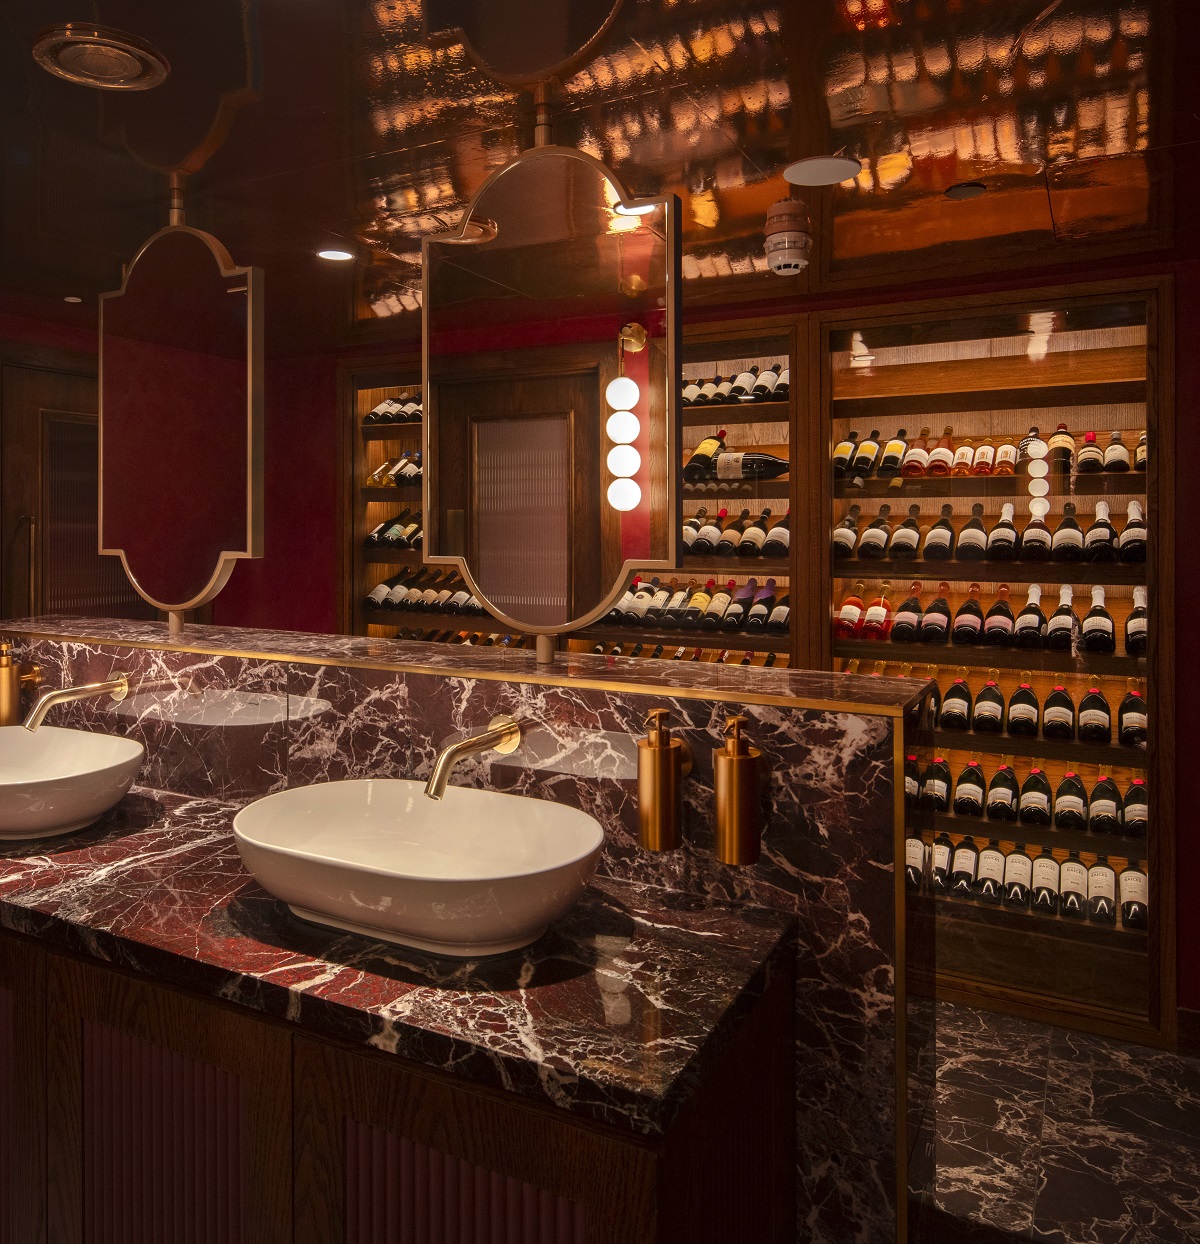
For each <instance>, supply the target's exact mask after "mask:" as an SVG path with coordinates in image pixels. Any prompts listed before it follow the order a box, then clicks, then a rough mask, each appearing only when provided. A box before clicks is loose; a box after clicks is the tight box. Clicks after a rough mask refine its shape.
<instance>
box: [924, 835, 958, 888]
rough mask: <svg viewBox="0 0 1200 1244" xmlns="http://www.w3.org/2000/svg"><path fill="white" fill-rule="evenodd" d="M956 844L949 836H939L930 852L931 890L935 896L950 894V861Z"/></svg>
mask: <svg viewBox="0 0 1200 1244" xmlns="http://www.w3.org/2000/svg"><path fill="white" fill-rule="evenodd" d="M953 854H954V843H953V842H951V841H950V835H949V834H938V836H937V837H936V838H935V839H934V840H933V846H932V847H931V848H930V851H929V888H930V889H931V890H932V891H933V892H934V893H935V894H949V893H950V861H951V857H952V856H953Z"/></svg>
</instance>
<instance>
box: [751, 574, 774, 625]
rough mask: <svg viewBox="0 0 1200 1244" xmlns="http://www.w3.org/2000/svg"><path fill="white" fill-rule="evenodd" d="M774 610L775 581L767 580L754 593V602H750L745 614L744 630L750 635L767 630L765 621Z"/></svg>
mask: <svg viewBox="0 0 1200 1244" xmlns="http://www.w3.org/2000/svg"><path fill="white" fill-rule="evenodd" d="M774 608H775V580H774V579H768V580H767V581H766V583H764V584H763V585H762V587H760V588H759V589H758V591H757V592H755V593H754V600H753V601H752V602H751V605H750V610H749V612H748V613H747V614H746V630H747V631H748V632H749V633H750V634H758V633H759V632H761V631H765V630H766V629H767V620H768V619H769V618H770V616H771V610H772V609H774Z"/></svg>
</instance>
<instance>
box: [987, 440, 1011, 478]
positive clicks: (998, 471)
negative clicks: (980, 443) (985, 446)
mask: <svg viewBox="0 0 1200 1244" xmlns="http://www.w3.org/2000/svg"><path fill="white" fill-rule="evenodd" d="M1016 472H1017V446H1016V442H1015V441H1014V440H1013V438H1012V437H1011V436H1006V437H1004V439H1003V440H1002V441H1001V442H1000V444H999V445H997V446H996V460H995V462H994V463H993V464H992V474H993V475H1015V474H1016Z"/></svg>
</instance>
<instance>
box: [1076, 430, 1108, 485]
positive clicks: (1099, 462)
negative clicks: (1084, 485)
mask: <svg viewBox="0 0 1200 1244" xmlns="http://www.w3.org/2000/svg"><path fill="white" fill-rule="evenodd" d="M1075 470H1076V471H1078V472H1079V474H1080V475H1095V474H1097V473H1098V472H1100V471H1103V470H1104V450H1102V449H1101V448H1100V446H1099V445H1098V444H1097V443H1096V434H1095V432H1085V433H1084V434H1083V444H1082V445H1081V446H1080V449H1079V455H1078V457H1077V458H1076V459H1075Z"/></svg>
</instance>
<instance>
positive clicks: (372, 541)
mask: <svg viewBox="0 0 1200 1244" xmlns="http://www.w3.org/2000/svg"><path fill="white" fill-rule="evenodd" d="M421 518H422V515H421V511H420V510H416V511H413V510H401V511H400V513H399V514H397V515H396V516H395V517H394V518H389V519H387V520H386V521H384V522H382V523H380V524H379V526H378V527H374V528H372V529H371V530H370V531H369V532H368V533H367V536H366V538H365V539H364V540H363V548H365V549H377V548H389V549H419V548H421V546H422V545H423V544H424V543H425V529H424V528H423V527H422V525H421Z"/></svg>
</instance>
